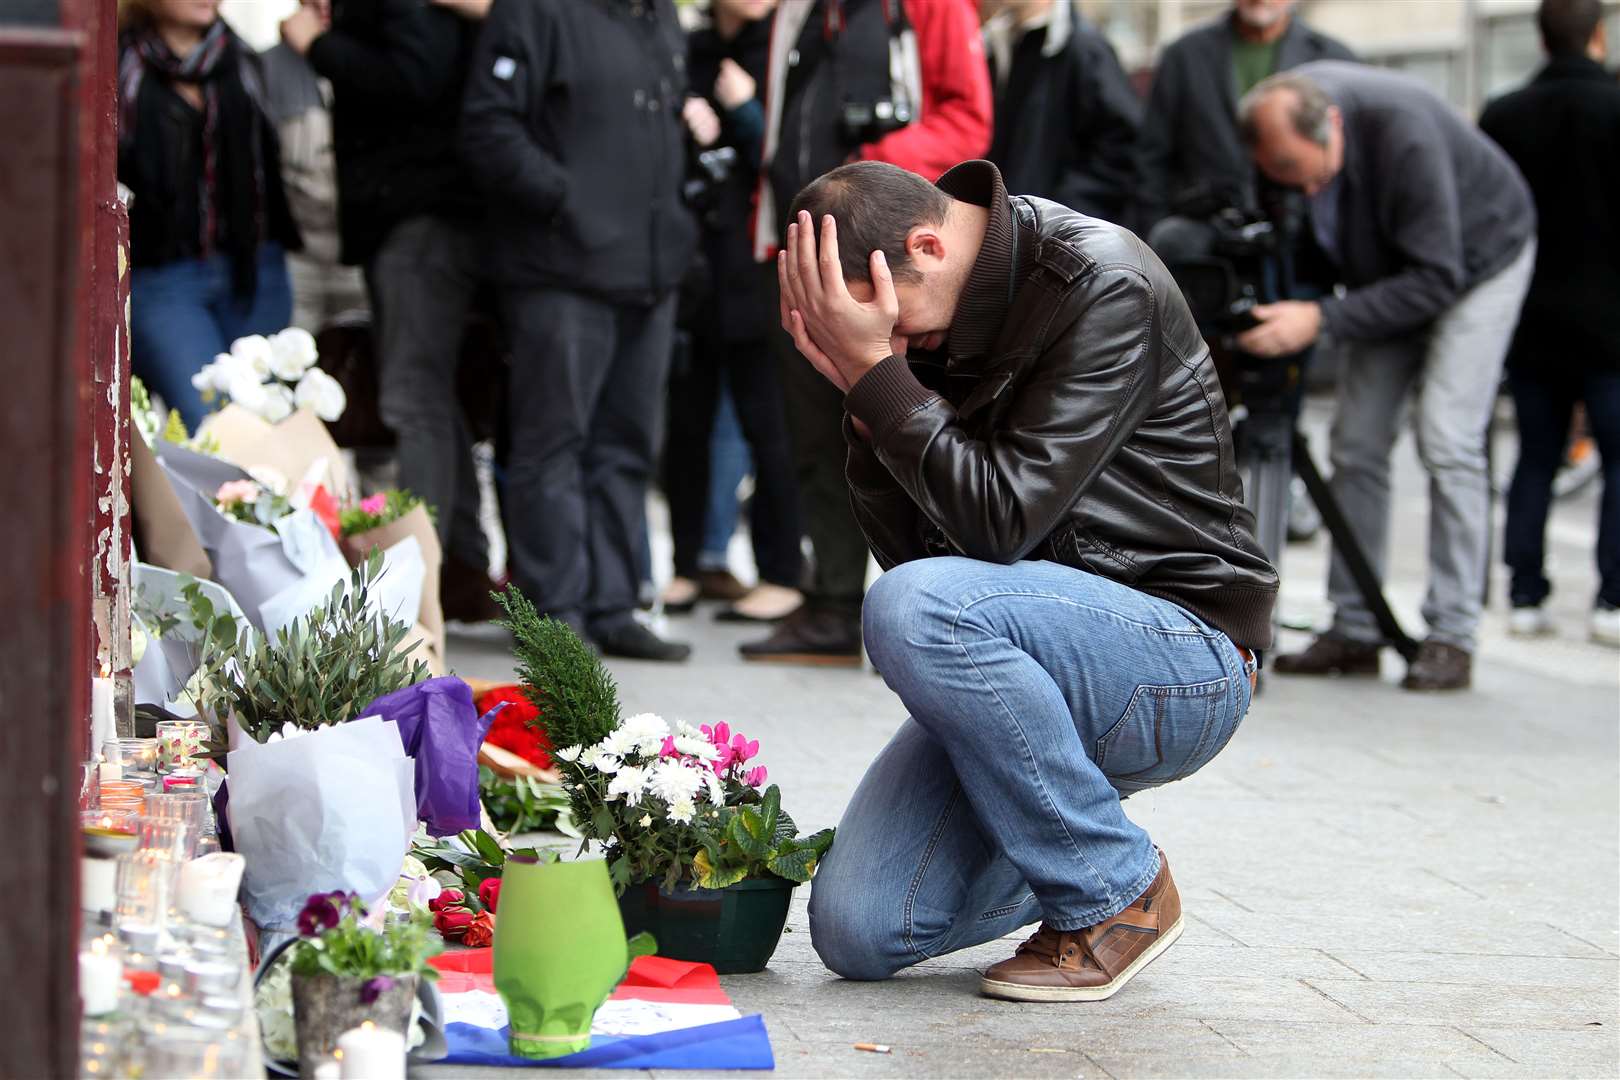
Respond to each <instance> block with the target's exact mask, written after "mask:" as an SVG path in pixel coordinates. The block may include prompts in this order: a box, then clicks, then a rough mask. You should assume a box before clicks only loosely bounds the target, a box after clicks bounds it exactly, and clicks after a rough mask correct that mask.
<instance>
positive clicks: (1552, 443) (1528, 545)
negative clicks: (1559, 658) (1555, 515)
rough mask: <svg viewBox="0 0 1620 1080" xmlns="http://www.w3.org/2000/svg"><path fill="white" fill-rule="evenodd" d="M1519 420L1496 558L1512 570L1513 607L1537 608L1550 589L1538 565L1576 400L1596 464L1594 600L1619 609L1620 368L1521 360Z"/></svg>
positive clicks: (1516, 400)
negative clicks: (1599, 467)
mask: <svg viewBox="0 0 1620 1080" xmlns="http://www.w3.org/2000/svg"><path fill="white" fill-rule="evenodd" d="M1511 384H1512V387H1513V405H1514V410H1515V411H1516V412H1517V413H1518V418H1519V464H1518V466H1517V467H1516V468H1515V469H1514V470H1513V486H1512V487H1511V488H1509V489H1508V500H1507V528H1506V538H1505V543H1504V551H1503V558H1504V560H1505V561H1506V562H1507V565H1508V566H1509V568H1511V569H1512V571H1513V587H1512V600H1513V606H1514V607H1537V606H1539V605H1540V604H1541V603H1542V601H1544V600H1546V599H1547V596H1548V595H1549V594H1550V593H1551V592H1552V585H1551V583H1550V582H1548V580H1547V575H1546V572H1545V568H1544V566H1543V563H1544V561H1545V557H1546V550H1547V513H1548V511H1549V510H1550V509H1551V508H1552V492H1553V478H1554V477H1556V476H1557V475H1558V467H1559V466H1560V465H1561V464H1562V463H1563V461H1564V450H1565V448H1566V447H1567V446H1568V444H1569V428H1570V422H1571V420H1572V419H1573V416H1574V412H1575V403H1576V402H1577V401H1584V402H1585V403H1586V419H1587V423H1588V425H1589V426H1590V428H1591V431H1592V437H1593V438H1594V439H1596V440H1597V444H1598V455H1599V459H1600V460H1601V461H1602V463H1603V496H1602V500H1601V501H1600V502H1599V504H1598V506H1599V509H1598V542H1597V565H1598V597H1597V599H1598V603H1600V604H1603V605H1604V606H1606V607H1620V373H1616V372H1612V371H1587V372H1579V371H1576V372H1571V371H1567V370H1559V369H1557V368H1556V367H1553V368H1551V369H1550V370H1548V369H1547V368H1540V369H1537V368H1533V367H1532V366H1531V365H1528V364H1527V365H1524V366H1522V367H1521V368H1520V369H1518V370H1515V371H1514V372H1513V373H1512V376H1511Z"/></svg>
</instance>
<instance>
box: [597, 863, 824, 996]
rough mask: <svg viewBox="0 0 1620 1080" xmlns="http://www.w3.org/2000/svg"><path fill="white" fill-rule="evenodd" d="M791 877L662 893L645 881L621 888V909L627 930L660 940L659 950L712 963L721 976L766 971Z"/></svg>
mask: <svg viewBox="0 0 1620 1080" xmlns="http://www.w3.org/2000/svg"><path fill="white" fill-rule="evenodd" d="M795 887H796V886H795V884H794V882H791V881H788V880H787V879H785V878H779V877H769V878H750V879H748V880H747V881H739V882H738V883H737V884H735V885H731V886H728V887H726V888H724V889H688V888H687V887H686V886H685V885H684V884H681V885H676V886H675V888H674V889H672V890H670V891H668V892H666V891H664V890H662V889H660V888H659V887H658V883H657V882H653V881H644V882H641V883H639V884H636V885H631V886H630V887H629V888H627V889H625V891H624V895H623V896H621V897H619V913H620V915H621V916H623V918H624V929H625V932H626V933H628V934H632V935H634V934H639V933H641V932H643V931H646V932H647V933H649V934H651V935H653V937H655V938H657V939H658V955H659V956H665V957H668V958H670V959H671V960H690V961H692V962H694V963H703V964H712V965H713V966H714V970H715V971H717V972H719V973H720V974H721V975H743V974H748V973H752V972H756V971H764V970H765V965H767V964H769V963H770V961H771V954H772V953H774V952H775V951H776V946H777V944H778V943H779V942H780V941H781V940H782V928H783V927H785V926H786V925H787V917H788V902H789V901H790V900H791V899H792V898H793V890H794V888H795Z"/></svg>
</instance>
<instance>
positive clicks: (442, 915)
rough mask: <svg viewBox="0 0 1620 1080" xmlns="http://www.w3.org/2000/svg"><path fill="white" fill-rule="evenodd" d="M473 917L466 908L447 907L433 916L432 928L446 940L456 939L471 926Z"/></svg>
mask: <svg viewBox="0 0 1620 1080" xmlns="http://www.w3.org/2000/svg"><path fill="white" fill-rule="evenodd" d="M473 918H474V916H473V913H472V912H470V911H468V910H467V909H466V908H449V909H447V910H445V911H441V912H439V913H438V914H437V915H435V916H433V929H435V930H437V931H438V932H439V934H440V936H441V937H443V938H445V939H446V940H447V941H456V940H459V939H460V938H461V936H462V935H463V934H465V933H466V932H467V928H468V927H470V926H472V924H473Z"/></svg>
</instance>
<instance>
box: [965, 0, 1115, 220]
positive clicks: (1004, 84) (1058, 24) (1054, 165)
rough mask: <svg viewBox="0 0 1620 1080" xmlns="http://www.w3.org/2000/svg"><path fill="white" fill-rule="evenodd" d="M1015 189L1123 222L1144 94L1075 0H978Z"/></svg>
mask: <svg viewBox="0 0 1620 1080" xmlns="http://www.w3.org/2000/svg"><path fill="white" fill-rule="evenodd" d="M979 14H980V16H981V17H982V18H983V19H984V51H985V56H986V57H987V58H988V59H989V61H990V74H991V80H992V84H993V86H994V88H995V110H996V111H995V124H994V127H993V133H994V136H993V139H992V141H991V143H990V154H989V158H990V160H991V161H993V162H994V163H995V165H996V168H998V169H1000V170H1001V175H1002V177H1003V179H1004V180H1005V181H1006V183H1007V190H1009V191H1015V192H1017V193H1018V194H1020V195H1038V196H1040V197H1041V198H1043V199H1051V200H1052V201H1053V202H1055V203H1061V204H1062V205H1064V206H1067V207H1068V208H1069V209H1071V210H1078V211H1079V212H1080V213H1082V214H1087V215H1089V216H1091V217H1100V218H1104V219H1106V220H1108V221H1116V222H1123V221H1124V220H1125V213H1126V210H1127V209H1128V207H1129V206H1130V197H1131V187H1132V184H1133V180H1134V176H1133V164H1132V160H1131V155H1132V151H1133V149H1134V144H1135V142H1136V129H1137V127H1138V126H1139V125H1140V124H1141V122H1142V103H1141V101H1140V100H1138V99H1137V96H1136V91H1135V90H1134V89H1132V88H1131V82H1130V79H1128V78H1127V77H1126V75H1125V71H1124V69H1123V68H1121V67H1120V66H1119V58H1118V57H1116V56H1115V55H1114V50H1113V47H1112V46H1110V45H1109V44H1108V39H1107V38H1105V37H1103V36H1102V35H1101V34H1100V33H1098V32H1097V31H1096V30H1094V29H1092V27H1091V26H1089V25H1088V24H1087V23H1086V21H1085V20H1084V19H1083V18H1082V17H1081V15H1080V11H1079V9H1078V8H1077V7H1076V6H1075V4H1074V0H979Z"/></svg>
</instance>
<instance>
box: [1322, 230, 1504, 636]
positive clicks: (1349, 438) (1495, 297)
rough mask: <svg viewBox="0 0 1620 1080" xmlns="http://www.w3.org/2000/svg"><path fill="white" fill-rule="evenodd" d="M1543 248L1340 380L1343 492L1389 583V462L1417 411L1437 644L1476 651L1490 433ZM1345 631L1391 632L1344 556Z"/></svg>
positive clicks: (1336, 587) (1340, 599)
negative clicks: (1383, 627) (1505, 369)
mask: <svg viewBox="0 0 1620 1080" xmlns="http://www.w3.org/2000/svg"><path fill="white" fill-rule="evenodd" d="M1535 258H1536V244H1535V241H1534V240H1531V241H1530V242H1529V243H1527V244H1526V245H1525V247H1524V250H1523V251H1521V252H1520V253H1519V254H1518V256H1517V257H1515V258H1514V260H1513V261H1512V262H1511V263H1509V264H1508V265H1507V266H1506V267H1504V268H1503V269H1502V270H1500V271H1498V272H1497V273H1496V274H1494V275H1492V276H1491V277H1488V278H1486V279H1485V280H1484V281H1481V282H1480V283H1478V284H1477V285H1475V286H1474V287H1473V288H1471V289H1469V290H1468V291H1467V292H1466V293H1464V294H1463V295H1462V296H1461V297H1460V298H1459V299H1458V300H1457V302H1456V303H1455V304H1453V305H1452V306H1451V307H1450V308H1448V309H1447V310H1446V311H1445V312H1443V313H1442V314H1441V315H1440V317H1439V318H1437V319H1435V321H1434V323H1433V324H1431V325H1430V327H1429V328H1428V330H1427V331H1425V332H1424V333H1421V334H1417V335H1413V336H1410V337H1404V338H1396V339H1393V340H1390V341H1377V342H1358V343H1356V344H1354V345H1353V346H1352V347H1351V349H1350V355H1349V356H1348V358H1347V359H1346V361H1345V364H1344V368H1343V370H1342V372H1341V374H1340V376H1339V392H1338V415H1337V416H1336V417H1335V419H1334V422H1333V433H1332V460H1333V480H1332V487H1333V494H1334V496H1335V497H1336V498H1337V499H1338V500H1339V504H1340V505H1341V506H1342V507H1343V508H1344V512H1345V516H1346V517H1347V518H1349V520H1350V525H1351V528H1352V529H1354V530H1355V534H1356V539H1357V540H1359V541H1360V542H1361V544H1362V547H1363V548H1364V549H1365V550H1366V552H1367V556H1368V558H1369V559H1371V560H1372V564H1373V567H1374V569H1375V570H1377V572H1378V576H1379V578H1380V579H1382V578H1383V575H1384V566H1385V562H1386V559H1387V556H1388V549H1389V457H1390V451H1391V450H1392V449H1393V448H1394V445H1395V440H1396V438H1397V437H1398V436H1399V434H1400V429H1401V425H1402V424H1403V423H1405V422H1406V419H1407V416H1408V414H1409V413H1412V412H1413V409H1412V405H1413V402H1414V401H1415V402H1416V410H1415V414H1414V415H1413V416H1412V420H1413V425H1412V426H1413V432H1414V434H1415V435H1416V437H1417V450H1418V456H1419V458H1420V459H1421V460H1422V462H1423V467H1424V469H1425V470H1426V471H1427V472H1428V474H1429V589H1428V593H1427V595H1426V596H1425V597H1424V601H1423V618H1424V621H1425V622H1427V623H1428V627H1429V637H1430V638H1432V639H1433V640H1436V641H1440V642H1444V643H1445V644H1448V645H1455V646H1457V647H1459V648H1462V649H1466V650H1469V651H1472V650H1473V648H1474V633H1475V630H1476V629H1477V627H1478V625H1479V613H1480V607H1481V596H1482V594H1483V591H1484V584H1485V562H1486V557H1487V552H1488V550H1489V540H1490V528H1491V524H1490V522H1491V515H1490V478H1489V476H1488V475H1487V473H1486V459H1485V433H1486V428H1487V427H1488V425H1489V422H1490V415H1491V408H1492V405H1493V404H1494V402H1495V401H1496V394H1497V390H1498V387H1499V386H1500V383H1501V378H1502V363H1503V361H1504V359H1505V358H1506V357H1507V350H1508V345H1509V343H1510V342H1511V341H1512V339H1513V328H1514V326H1515V325H1516V324H1517V322H1518V319H1519V307H1520V305H1521V304H1522V303H1523V302H1524V294H1525V291H1526V289H1528V288H1529V285H1530V275H1531V271H1532V270H1533V269H1534V267H1535ZM1328 595H1329V597H1330V598H1331V599H1332V601H1333V605H1334V616H1333V630H1334V632H1335V633H1337V634H1339V635H1341V636H1343V637H1347V638H1350V639H1351V640H1354V641H1362V642H1377V641H1380V640H1381V638H1382V635H1381V634H1380V632H1379V629H1378V624H1377V622H1376V621H1375V620H1374V619H1373V616H1372V613H1371V612H1370V611H1369V610H1368V609H1367V605H1366V604H1365V603H1364V602H1363V601H1362V599H1361V593H1360V590H1358V589H1357V588H1356V584H1355V581H1354V580H1353V579H1352V578H1351V577H1350V572H1349V570H1347V569H1346V568H1345V565H1344V561H1343V560H1342V559H1340V558H1339V557H1338V556H1337V555H1335V556H1334V559H1333V565H1332V568H1331V570H1330V572H1329V574H1328Z"/></svg>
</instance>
